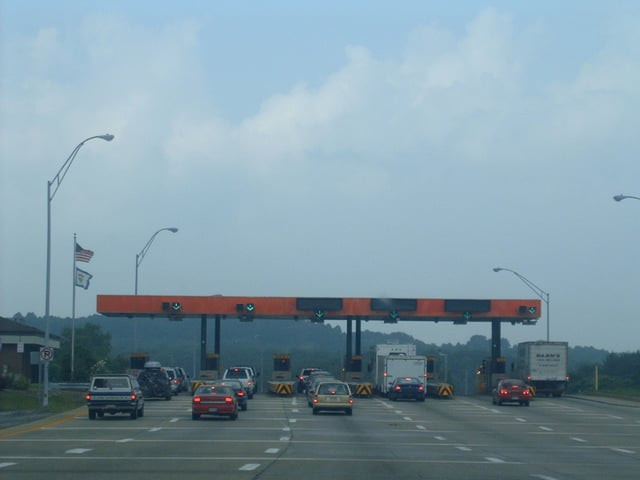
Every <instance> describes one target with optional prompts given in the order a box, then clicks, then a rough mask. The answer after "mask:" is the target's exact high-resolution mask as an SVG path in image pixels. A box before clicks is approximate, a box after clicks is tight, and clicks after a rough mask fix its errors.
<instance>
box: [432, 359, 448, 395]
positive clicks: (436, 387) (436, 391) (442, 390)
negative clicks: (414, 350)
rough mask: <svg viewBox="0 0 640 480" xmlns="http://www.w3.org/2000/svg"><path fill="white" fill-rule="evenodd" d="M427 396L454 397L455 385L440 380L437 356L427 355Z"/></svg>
mask: <svg viewBox="0 0 640 480" xmlns="http://www.w3.org/2000/svg"><path fill="white" fill-rule="evenodd" d="M426 382H427V386H426V389H427V397H432V398H453V385H451V384H450V383H445V382H441V381H440V377H439V376H438V373H437V371H436V358H435V357H433V356H428V357H427V378H426Z"/></svg>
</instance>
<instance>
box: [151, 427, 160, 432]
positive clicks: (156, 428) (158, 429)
mask: <svg viewBox="0 0 640 480" xmlns="http://www.w3.org/2000/svg"><path fill="white" fill-rule="evenodd" d="M160 430H162V428H160V427H153V428H152V429H150V430H149V431H150V432H158V431H160Z"/></svg>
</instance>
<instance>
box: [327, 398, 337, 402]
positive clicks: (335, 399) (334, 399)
mask: <svg viewBox="0 0 640 480" xmlns="http://www.w3.org/2000/svg"><path fill="white" fill-rule="evenodd" d="M329 401H330V402H337V401H338V397H329Z"/></svg>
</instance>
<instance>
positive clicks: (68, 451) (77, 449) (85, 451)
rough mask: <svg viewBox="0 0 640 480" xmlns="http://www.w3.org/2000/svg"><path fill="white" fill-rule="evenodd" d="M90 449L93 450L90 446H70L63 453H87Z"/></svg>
mask: <svg viewBox="0 0 640 480" xmlns="http://www.w3.org/2000/svg"><path fill="white" fill-rule="evenodd" d="M91 450H93V449H92V448H72V449H70V450H67V451H66V452H64V453H87V452H90V451H91Z"/></svg>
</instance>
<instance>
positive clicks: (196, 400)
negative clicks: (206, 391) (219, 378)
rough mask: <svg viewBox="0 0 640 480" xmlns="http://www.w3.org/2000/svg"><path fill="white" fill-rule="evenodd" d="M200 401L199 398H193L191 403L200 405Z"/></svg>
mask: <svg viewBox="0 0 640 480" xmlns="http://www.w3.org/2000/svg"><path fill="white" fill-rule="evenodd" d="M201 401H202V398H200V397H193V403H200V402H201Z"/></svg>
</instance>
